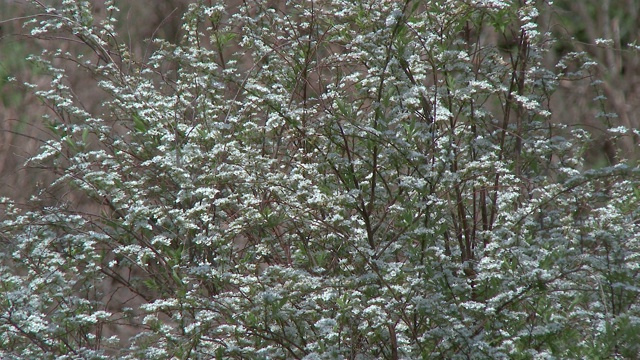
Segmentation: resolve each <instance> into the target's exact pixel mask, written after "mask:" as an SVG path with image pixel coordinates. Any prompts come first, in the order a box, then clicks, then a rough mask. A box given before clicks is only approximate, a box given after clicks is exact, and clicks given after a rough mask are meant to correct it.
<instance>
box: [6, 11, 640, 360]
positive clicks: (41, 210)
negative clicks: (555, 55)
mask: <svg viewBox="0 0 640 360" xmlns="http://www.w3.org/2000/svg"><path fill="white" fill-rule="evenodd" d="M35 4H36V6H40V10H41V15H39V16H37V17H34V20H33V21H31V22H29V23H28V25H27V26H28V28H29V29H30V30H29V31H30V34H31V35H32V36H33V37H36V38H42V39H46V40H47V41H49V42H51V43H57V42H62V41H73V42H80V43H81V44H82V45H81V46H74V47H71V48H69V51H66V50H58V51H56V50H51V49H48V50H45V51H44V52H43V54H41V55H39V56H34V57H32V60H33V61H34V62H36V63H37V64H38V66H39V68H40V69H42V71H43V72H45V73H46V74H47V75H48V78H47V79H48V81H47V82H46V84H45V85H44V86H43V85H39V86H35V85H34V86H33V91H34V92H35V94H37V95H38V96H39V97H40V98H41V99H42V100H43V102H44V103H45V104H47V106H49V108H50V110H51V112H50V114H49V117H47V118H45V124H46V126H47V129H48V131H49V133H50V135H51V138H50V139H49V140H47V141H45V142H43V144H42V146H41V148H40V151H39V153H38V154H37V155H36V156H34V157H33V158H31V159H30V160H29V161H28V162H27V166H32V167H41V168H44V169H47V170H48V171H50V172H51V174H53V175H55V179H56V180H55V182H53V183H52V184H48V185H46V186H42V187H41V189H40V192H39V193H38V194H35V195H34V197H33V198H32V199H31V200H30V202H29V203H27V204H19V203H14V202H12V200H11V199H3V211H4V213H3V214H2V222H1V223H0V239H1V241H2V246H3V250H2V252H1V258H0V265H1V269H0V290H1V291H0V357H3V358H42V359H49V358H51V359H53V358H55V359H72V358H73V359H75V358H91V359H99V358H112V357H117V358H122V359H134V358H145V359H169V358H179V359H186V358H202V359H210V358H220V359H229V358H237V359H283V358H291V359H309V360H311V359H400V358H403V359H432V358H441V359H496V358H516V359H518V358H522V359H529V358H554V357H555V358H606V357H611V358H613V357H629V358H632V357H635V356H637V355H638V353H639V351H640V345H639V344H638V343H637V341H636V340H637V337H636V336H637V333H638V331H640V323H639V318H638V316H639V315H640V309H639V307H638V294H639V290H638V289H639V288H638V275H639V271H640V259H639V256H640V249H639V246H640V242H639V234H640V229H639V227H638V220H639V219H640V213H639V210H638V209H640V204H639V202H640V191H639V190H638V189H640V184H639V170H638V169H637V168H636V167H635V166H634V165H633V164H632V163H631V162H627V161H625V160H624V158H623V157H622V155H621V154H618V156H617V157H616V158H615V159H613V160H614V161H613V162H612V163H611V164H610V165H609V166H604V167H600V168H596V169H593V168H592V169H590V166H588V165H589V164H585V162H584V158H585V157H584V154H585V151H586V150H587V149H588V147H589V143H590V138H591V137H590V134H589V133H588V132H587V131H585V130H584V129H582V128H580V127H567V126H563V125H559V124H558V123H556V122H554V121H552V120H551V119H552V118H551V115H552V109H551V108H550V105H549V104H550V98H551V96H552V94H553V93H554V91H556V89H557V88H558V86H559V84H560V83H561V82H570V81H574V80H576V81H577V80H578V79H584V78H589V79H591V81H592V82H593V84H592V85H593V86H594V87H597V86H598V82H597V81H596V80H597V77H596V74H597V72H595V71H593V69H594V68H595V67H596V66H597V63H595V62H594V61H592V60H591V59H590V58H589V57H588V56H587V54H585V53H579V52H570V53H566V54H563V55H564V56H563V57H562V58H561V60H560V62H559V63H557V64H556V63H549V61H548V58H549V57H548V56H547V55H548V54H549V52H550V51H555V50H554V48H553V39H552V38H551V35H550V33H548V29H547V28H544V27H545V26H548V21H547V20H545V18H544V16H546V15H545V14H549V13H550V12H551V11H552V10H553V7H552V5H550V4H548V3H546V2H542V1H529V0H528V1H521V2H505V1H497V0H496V1H462V0H441V1H417V0H416V1H411V0H407V1H404V2H402V1H379V0H361V1H341V0H323V1H298V2H288V3H286V4H285V3H279V2H268V1H262V0H247V1H243V2H237V3H233V2H230V3H229V4H226V2H225V1H215V0H214V1H199V2H197V3H193V4H191V5H190V6H189V7H188V9H187V11H186V12H185V13H184V15H183V20H182V30H181V34H182V36H181V37H180V39H179V41H177V42H173V43H172V42H170V41H168V40H163V39H160V38H154V39H151V40H150V43H149V44H148V49H149V51H148V52H147V53H146V54H143V53H136V52H135V51H133V48H132V47H131V45H130V44H128V43H127V36H126V33H125V34H118V33H117V29H119V27H118V23H117V21H116V17H117V16H118V15H117V14H118V9H117V8H116V7H115V6H114V5H113V3H112V2H107V4H106V7H105V13H102V17H101V18H97V17H94V16H97V15H95V14H94V13H93V12H92V8H91V5H90V4H89V3H88V2H86V1H79V0H77V1H63V2H62V3H61V4H60V5H59V6H55V7H48V6H45V5H42V4H41V3H40V2H38V1H36V2H35ZM541 14H542V15H541ZM543 20H544V21H543ZM142 21H143V20H142ZM70 72H85V73H86V74H87V75H89V76H88V77H87V78H90V79H92V80H91V81H86V82H84V83H83V84H82V86H77V85H74V84H71V83H70V82H69V81H68V78H69V75H68V74H69V73H70ZM89 93H91V94H99V96H100V98H101V99H102V102H101V103H100V104H97V105H95V106H91V107H90V106H83V99H84V98H85V97H86V96H87V94H89ZM595 104H596V105H597V103H595ZM567 106H570V104H568V105H567ZM600 116H601V117H602V118H604V119H607V120H611V121H612V122H610V124H611V128H610V129H609V131H608V135H607V136H608V138H609V139H611V140H612V141H613V143H615V140H616V139H618V138H620V137H625V136H631V135H630V134H631V131H630V130H628V129H626V128H624V127H617V126H616V125H615V121H614V120H612V119H614V117H613V115H612V114H609V113H607V112H606V111H605V109H602V111H601V114H600ZM79 199H81V201H80V200H79Z"/></svg>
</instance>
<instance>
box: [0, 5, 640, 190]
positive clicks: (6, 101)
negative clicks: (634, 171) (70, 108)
mask: <svg viewBox="0 0 640 360" xmlns="http://www.w3.org/2000/svg"><path fill="white" fill-rule="evenodd" d="M26 1H27V0H0V196H6V195H11V196H12V197H13V198H15V199H16V200H22V201H26V200H27V199H28V198H29V195H30V194H33V192H34V191H37V189H39V188H41V187H42V185H44V184H47V183H48V182H49V181H50V179H48V177H47V176H50V175H47V174H46V173H45V172H44V171H39V170H38V169H35V168H29V169H27V168H25V167H24V166H23V164H24V162H25V160H26V159H27V158H28V157H29V156H30V155H32V154H34V153H35V152H36V150H37V148H38V146H39V144H40V143H41V142H42V141H46V139H47V137H48V135H47V128H46V121H43V115H45V114H47V113H48V109H47V107H46V106H45V105H44V104H43V103H42V102H41V101H40V100H39V99H38V98H37V97H35V96H34V95H32V94H29V91H28V89H27V88H26V87H25V86H24V85H22V84H23V83H25V82H30V83H40V82H43V81H46V78H42V76H41V74H40V73H39V69H38V68H37V66H35V65H33V63H31V62H29V61H28V60H27V58H28V55H29V54H38V53H39V52H40V51H41V50H42V49H43V48H51V49H62V50H68V51H70V50H73V51H75V52H77V51H86V50H81V47H80V46H79V45H77V44H75V43H74V42H73V41H71V39H55V40H52V41H42V40H37V41H36V40H34V39H32V38H30V37H29V36H28V34H25V31H24V30H23V28H22V24H23V23H24V22H25V21H28V20H30V19H32V17H33V16H34V14H33V13H31V12H30V11H32V10H30V9H31V7H29V6H28V5H27V4H26ZM56 1H59V0H56ZM277 1H278V0H274V2H277ZM539 1H546V0H539ZM54 2H55V1H52V0H50V1H46V3H48V4H51V3H54ZM91 2H93V6H94V13H95V14H96V17H98V18H99V17H100V16H103V15H104V13H105V9H104V2H103V1H98V0H91ZM192 2H194V0H147V1H116V5H118V6H119V7H120V9H121V11H120V12H119V13H116V14H115V15H114V16H115V17H116V18H118V20H119V23H118V24H119V28H118V29H116V30H117V31H118V33H120V34H121V36H122V39H123V41H125V39H126V41H127V44H126V46H127V48H128V49H129V52H130V53H131V54H132V56H134V57H135V58H137V59H139V60H140V61H145V58H148V57H149V56H150V55H151V54H152V53H153V47H152V45H151V43H150V41H149V39H153V38H163V39H166V40H169V41H171V42H177V41H179V40H180V37H181V16H182V13H183V12H184V10H185V9H186V8H187V6H188V4H189V3H192ZM639 11H640V1H639V0H581V1H572V0H556V1H555V2H554V6H553V8H552V9H551V10H549V11H548V12H547V13H543V14H540V18H539V23H540V30H541V31H548V32H551V33H552V34H553V35H554V37H555V38H556V39H557V40H556V41H555V42H554V43H552V44H550V46H551V51H550V52H549V54H548V58H547V59H546V61H548V64H555V63H557V62H558V60H559V59H560V58H561V57H562V56H565V55H567V54H569V53H571V52H584V53H586V54H587V55H588V56H589V57H590V58H592V59H593V60H594V61H596V62H598V63H599V66H598V67H597V72H595V73H593V74H592V77H590V78H584V79H575V80H572V81H563V82H561V84H560V86H559V88H558V90H557V91H556V92H555V93H554V94H553V95H552V96H551V109H552V111H553V117H554V119H555V121H556V122H559V123H563V124H566V125H568V126H573V127H582V128H584V129H585V130H587V131H588V132H589V133H591V135H592V137H593V142H592V146H591V148H590V151H589V152H588V156H589V157H588V159H586V160H587V165H588V166H591V167H600V166H605V165H608V164H611V163H614V162H617V161H619V159H622V158H624V159H629V160H630V161H636V160H637V159H638V158H639V157H638V151H637V150H636V149H637V145H638V142H639V139H638V137H637V136H636V135H633V134H631V133H630V134H629V135H627V136H624V137H622V138H621V139H617V140H612V139H611V137H610V134H608V133H607V131H606V130H605V129H606V128H611V127H616V126H619V125H624V126H626V127H628V128H630V129H639V128H640V119H639V116H638V115H639V113H640V57H639V55H638V53H639V52H638V48H634V45H639V44H640V42H639V41H638V38H639V35H640V25H639V23H638V21H637V19H638V15H639V14H638V13H639ZM600 39H604V40H607V41H601V40H600ZM499 41H502V42H503V46H509V39H502V40H499ZM558 71H561V70H560V69H559V70H558ZM565 71H571V68H570V67H569V68H568V69H567V70H565ZM68 76H69V82H70V83H71V85H72V88H74V89H83V91H82V94H80V95H81V97H82V99H83V102H84V106H86V107H87V109H89V110H96V109H99V106H100V102H101V93H100V91H98V90H97V89H91V88H90V87H88V84H90V83H91V82H90V81H88V80H90V79H86V78H83V76H87V75H86V73H85V72H69V73H68ZM11 79H15V81H10V80H11ZM595 80H602V82H594V81H595ZM84 84H87V86H86V87H84V86H83V85H84ZM94 90H95V91H94ZM594 99H596V100H594ZM612 114H616V115H612ZM77 201H79V202H81V201H82V200H81V199H80V198H78V199H77Z"/></svg>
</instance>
